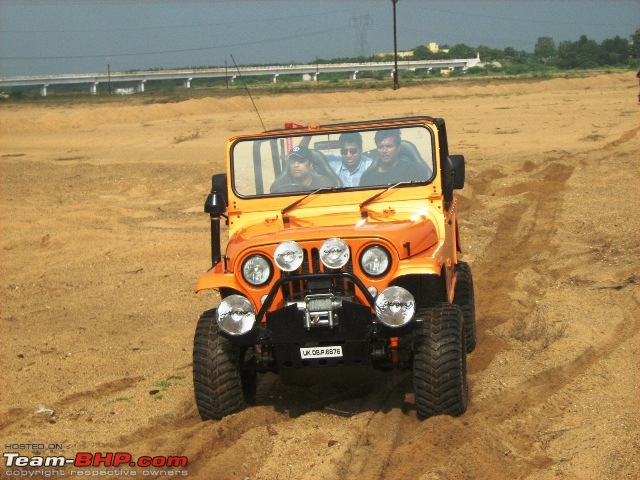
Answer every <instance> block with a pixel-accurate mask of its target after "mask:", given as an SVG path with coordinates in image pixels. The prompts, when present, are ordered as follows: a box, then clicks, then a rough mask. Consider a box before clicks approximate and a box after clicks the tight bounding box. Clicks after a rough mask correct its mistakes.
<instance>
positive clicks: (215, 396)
mask: <svg viewBox="0 0 640 480" xmlns="http://www.w3.org/2000/svg"><path fill="white" fill-rule="evenodd" d="M215 315H216V310H215V309H213V310H207V311H206V312H204V313H203V314H202V315H201V316H200V319H199V320H198V325H197V327H196V333H195V337H194V340H193V390H194V392H195V397H196V405H197V407H198V412H199V413H200V417H202V419H203V420H212V419H213V420H219V419H221V418H222V417H224V416H226V415H230V414H232V413H235V412H239V411H240V410H244V409H245V408H246V406H247V403H248V402H247V400H249V401H251V400H252V399H254V398H255V390H256V381H255V380H256V376H255V373H253V374H251V373H249V372H245V373H242V371H241V363H242V362H241V358H243V357H244V350H243V349H242V348H241V347H239V346H237V345H234V344H233V343H231V342H230V341H229V340H227V339H226V338H224V337H223V336H221V335H220V333H219V330H218V324H217V322H216V319H215ZM243 380H244V382H243ZM243 383H244V388H243Z"/></svg>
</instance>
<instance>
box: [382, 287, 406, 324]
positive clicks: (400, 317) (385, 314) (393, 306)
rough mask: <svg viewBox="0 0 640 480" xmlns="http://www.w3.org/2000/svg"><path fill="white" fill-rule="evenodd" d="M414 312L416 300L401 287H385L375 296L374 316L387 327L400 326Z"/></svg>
mask: <svg viewBox="0 0 640 480" xmlns="http://www.w3.org/2000/svg"><path fill="white" fill-rule="evenodd" d="M415 313H416V302H415V300H414V298H413V295H411V293H410V292H409V291H408V290H406V289H404V288H402V287H389V288H385V289H384V290H383V291H382V293H380V295H378V298H376V317H378V320H380V321H381V322H382V323H383V324H385V325H386V326H387V327H402V326H403V325H406V324H407V323H409V322H410V321H411V319H412V318H413V315H414V314H415Z"/></svg>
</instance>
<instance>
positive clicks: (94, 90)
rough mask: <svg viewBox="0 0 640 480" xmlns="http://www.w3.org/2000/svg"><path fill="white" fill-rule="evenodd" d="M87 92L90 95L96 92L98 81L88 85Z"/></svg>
mask: <svg viewBox="0 0 640 480" xmlns="http://www.w3.org/2000/svg"><path fill="white" fill-rule="evenodd" d="M89 93H90V94H91V95H95V94H97V93H98V82H94V83H91V84H90V85H89Z"/></svg>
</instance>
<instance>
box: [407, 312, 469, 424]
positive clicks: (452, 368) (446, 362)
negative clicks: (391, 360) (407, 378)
mask: <svg viewBox="0 0 640 480" xmlns="http://www.w3.org/2000/svg"><path fill="white" fill-rule="evenodd" d="M417 317H418V318H420V319H422V322H421V324H420V325H419V326H418V328H417V329H416V331H415V332H414V337H413V387H414V391H415V396H416V410H417V414H418V418H419V419H421V420H422V419H425V418H428V417H432V416H434V415H442V414H446V415H452V416H458V415H462V414H463V413H464V412H465V411H466V409H467V400H468V391H467V353H466V349H465V344H464V333H463V321H464V320H463V317H462V311H461V310H460V307H458V306H457V305H452V304H447V303H445V304H440V305H437V306H435V307H431V308H422V309H420V310H419V311H418V314H417Z"/></svg>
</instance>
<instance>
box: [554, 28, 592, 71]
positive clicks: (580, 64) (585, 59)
mask: <svg viewBox="0 0 640 480" xmlns="http://www.w3.org/2000/svg"><path fill="white" fill-rule="evenodd" d="M601 51H602V49H601V47H600V45H598V42H596V41H595V40H589V39H588V38H587V37H586V35H582V36H581V37H580V39H579V40H578V41H577V42H571V41H569V40H567V41H564V42H560V44H559V45H558V55H557V57H558V67H560V68H593V67H597V66H598V65H599V60H600V59H601Z"/></svg>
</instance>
